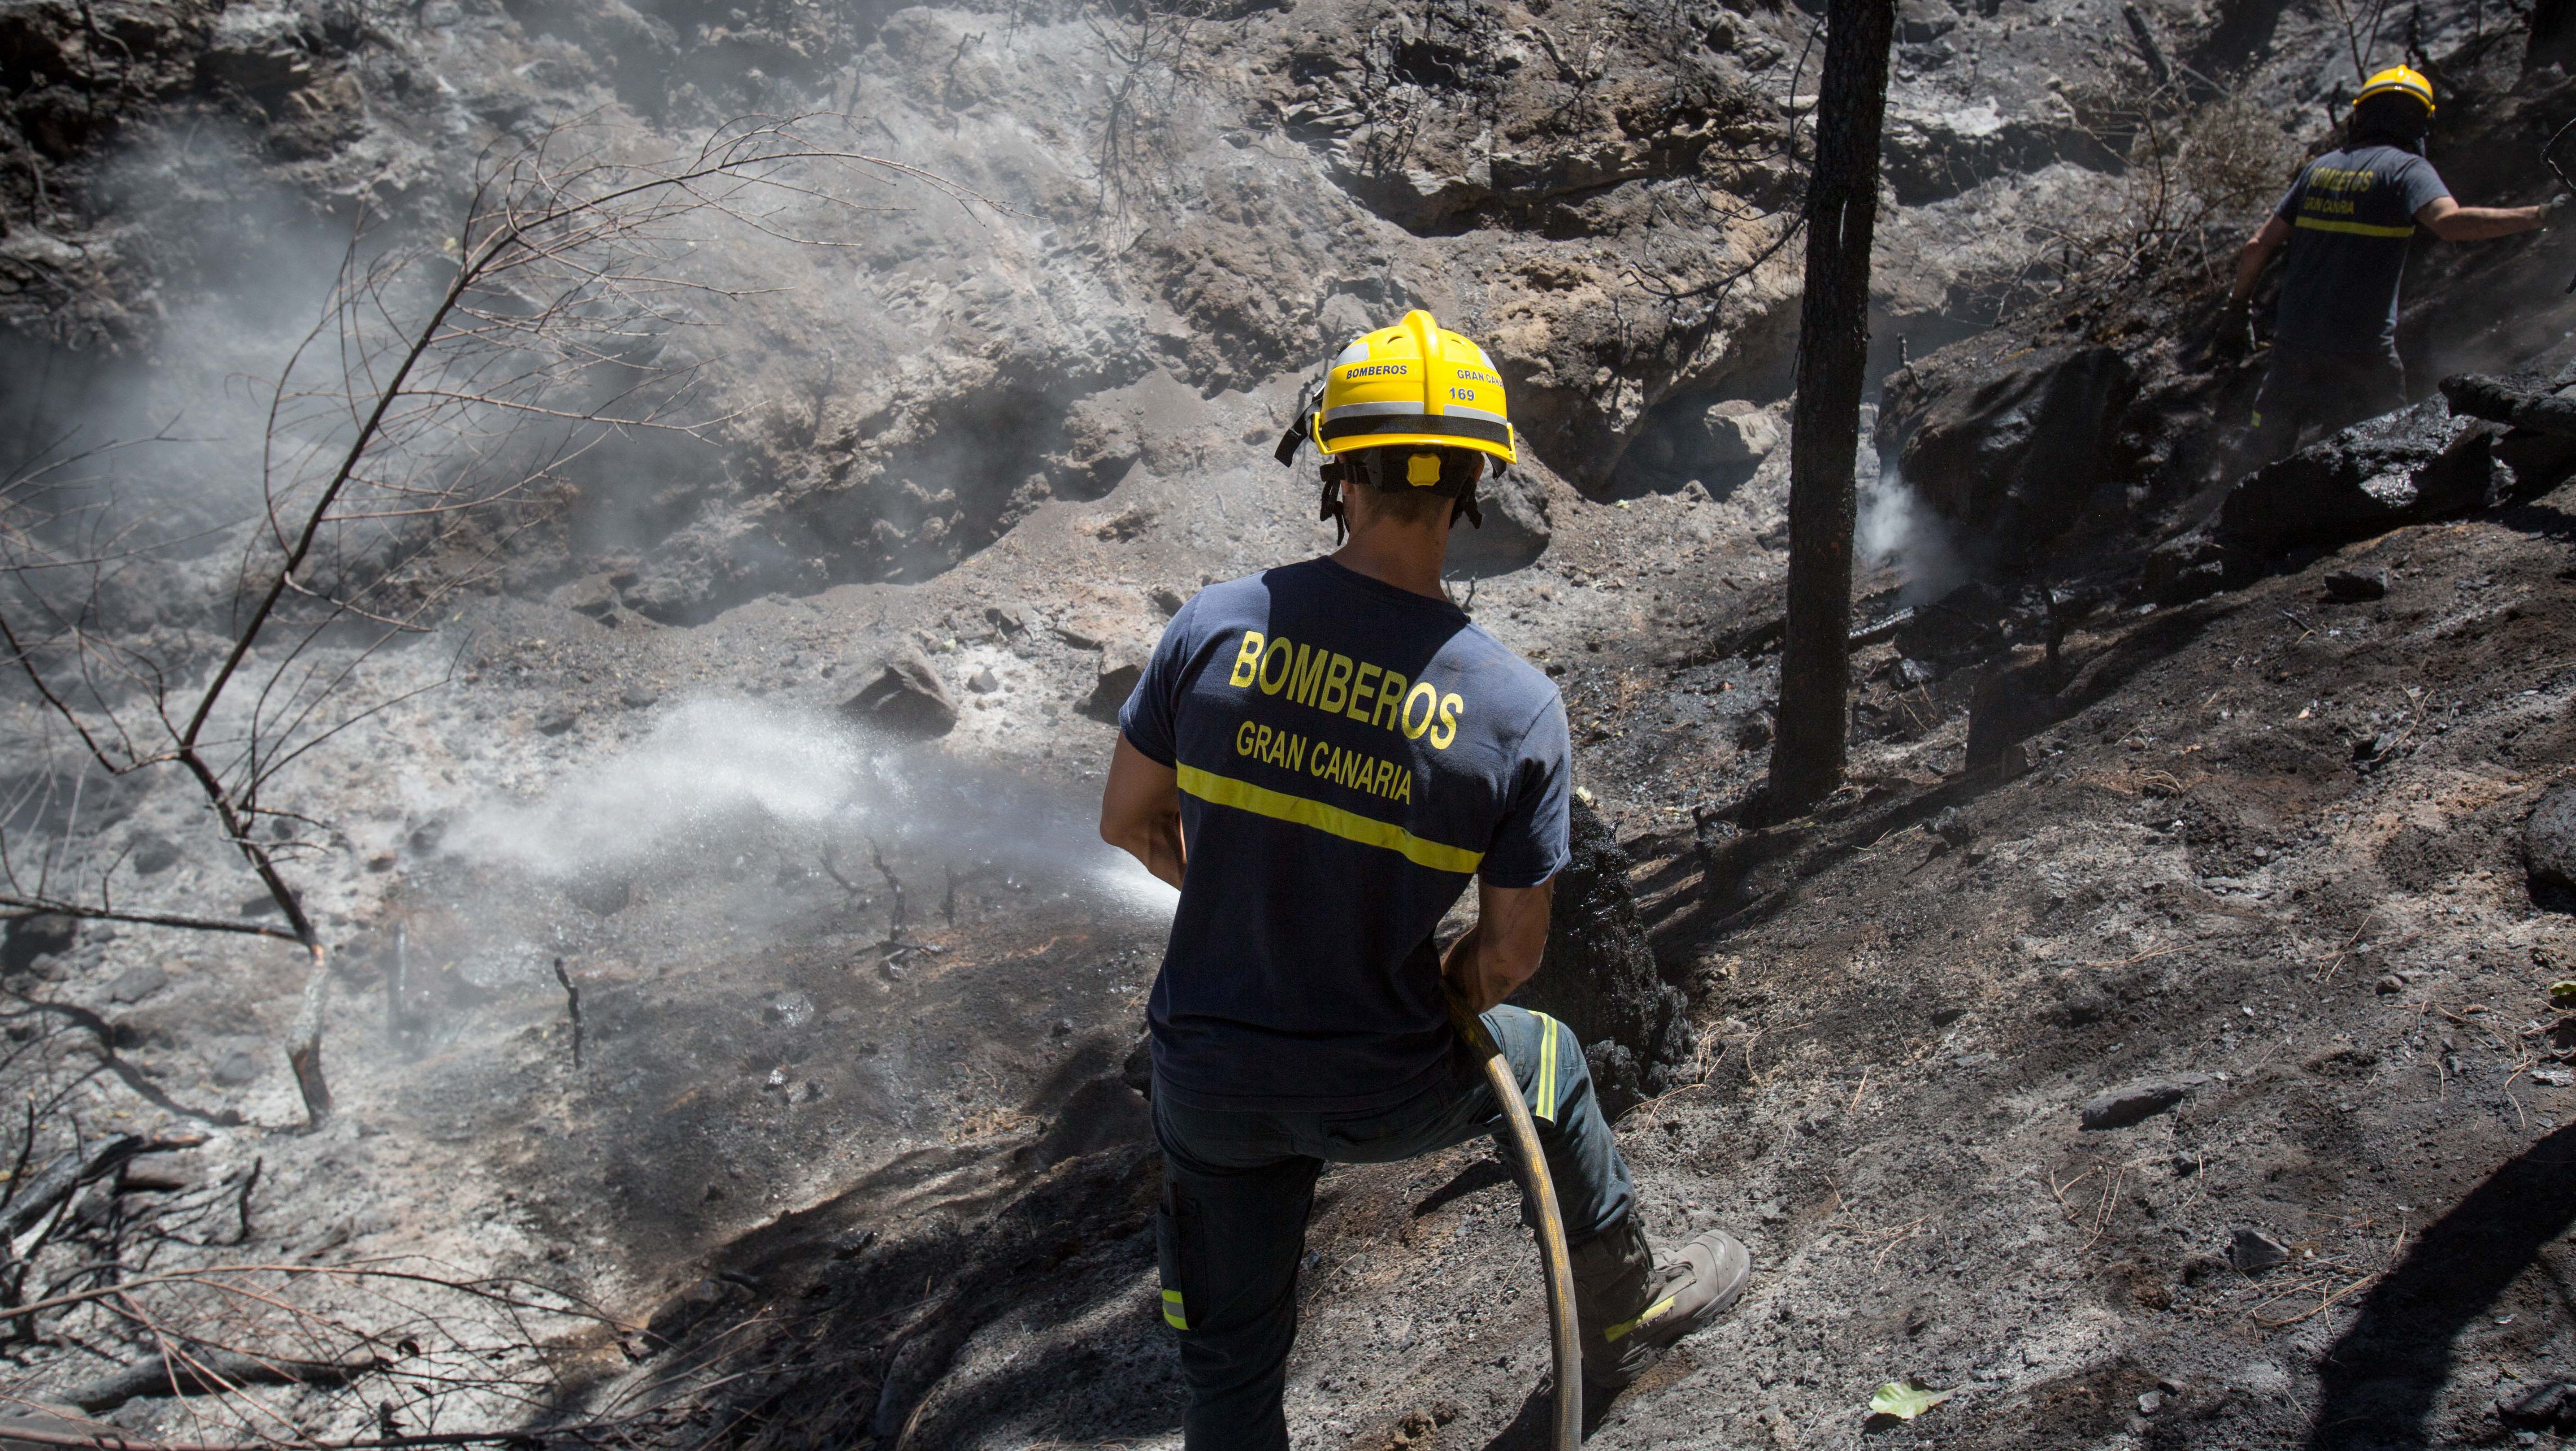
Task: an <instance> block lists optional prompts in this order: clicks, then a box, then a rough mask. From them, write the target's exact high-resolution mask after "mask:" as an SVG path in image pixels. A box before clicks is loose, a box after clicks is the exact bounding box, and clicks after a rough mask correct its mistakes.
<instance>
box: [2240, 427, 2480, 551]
mask: <svg viewBox="0 0 2576 1451" xmlns="http://www.w3.org/2000/svg"><path fill="white" fill-rule="evenodd" d="M2498 431H2499V430H2498V429H2497V428H2496V426H2495V425H2494V424H2492V423H2479V422H2471V421H2469V420H2467V419H2459V418H2453V417H2451V416H2450V414H2449V413H2448V412H2446V411H2445V410H2444V409H2443V407H2442V405H2441V403H2440V402H2439V401H2438V400H2427V401H2425V402H2422V403H2418V404H2415V405H2414V406H2412V407H2408V408H2401V409H2399V410H2397V411H2396V412H2394V413H2389V414H2385V415H2383V416H2381V417H2378V418H2373V419H2368V420H2365V421H2363V422H2361V423H2356V424H2354V425H2352V426H2351V427H2350V428H2347V429H2344V430H2343V431H2342V432H2340V433H2336V434H2333V435H2330V436H2328V437H2326V438H2323V439H2320V440H2318V441H2317V442H2315V443H2312V444H2310V445H2308V446H2307V447H2306V448H2303V449H2300V450H2299V451H2298V452H2297V453H2294V454H2291V455H2290V456H2289V457H2288V458H2285V459H2281V460H2278V461H2277V462H2274V463H2269V464H2266V465H2264V466H2263V467H2262V468H2259V469H2256V470H2255V471H2254V472H2252V473H2250V474H2247V475H2246V476H2245V477H2244V478H2243V479H2241V480H2239V481H2238V482H2237V484H2236V486H2235V487H2234V488H2232V489H2230V490H2229V491H2228V494H2227V498H2226V501H2225V502H2224V503H2222V504H2220V505H2219V510H2218V515H2217V521H2216V531H2215V539H2216V542H2217V543H2218V544H2220V545H2222V546H2226V547H2231V548H2235V549H2238V550H2243V551H2248V552H2250V553H2252V554H2255V555H2267V554H2277V553H2279V552H2281V551H2283V550H2286V549H2291V548H2295V547H2298V546H2300V545H2332V544H2344V543H2349V542H2351V541H2353V540H2356V539H2368V538H2373V537H2375V536H2377V535H2380V534H2385V533H2387V532H2388V531H2389V530H2391V529H2395V528H2397V527H2399V526H2400V525H2405V524H2416V523H2421V522H2423V521H2424V520H2427V519H2438V518H2442V517H2444V516H2446V515H2450V514H2457V513H2461V512H2463V511H2465V510H2469V509H2476V508H2481V507H2484V506H2485V504H2486V503H2487V496H2488V493H2489V491H2490V489H2491V488H2492V487H2493V486H2494V483H2495V478H2496V461H2495V450H2494V443H2495V439H2496V435H2497V433H2498Z"/></svg>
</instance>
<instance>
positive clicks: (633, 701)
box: [617, 683, 662, 710]
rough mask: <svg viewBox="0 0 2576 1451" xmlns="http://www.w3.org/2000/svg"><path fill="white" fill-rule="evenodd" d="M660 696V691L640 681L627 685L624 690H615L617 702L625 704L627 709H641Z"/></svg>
mask: <svg viewBox="0 0 2576 1451" xmlns="http://www.w3.org/2000/svg"><path fill="white" fill-rule="evenodd" d="M661 698H662V693H661V692H660V691H658V690H655V689H654V688H653V687H652V686H649V685H644V684H640V683H639V684H635V685H630V686H627V687H626V688H625V689H624V690H621V691H619V692H617V703H618V704H620V705H622V706H625V707H626V708H627V709H628V710H642V709H643V708H644V707H646V706H648V705H651V704H653V703H654V702H655V701H658V700H660V699H661Z"/></svg>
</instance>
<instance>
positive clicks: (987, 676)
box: [966, 665, 1002, 695]
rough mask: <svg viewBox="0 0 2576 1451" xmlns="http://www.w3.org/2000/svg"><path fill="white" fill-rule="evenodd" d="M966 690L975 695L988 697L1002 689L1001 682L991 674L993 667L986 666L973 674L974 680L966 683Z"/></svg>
mask: <svg viewBox="0 0 2576 1451" xmlns="http://www.w3.org/2000/svg"><path fill="white" fill-rule="evenodd" d="M966 688H967V689H968V690H971V691H973V692H975V693H976V694H977V695H990V694H992V693H993V692H994V691H996V690H999V689H1001V688H1002V681H1001V678H1000V677H999V676H996V675H995V674H994V673H993V667H991V666H990V665H987V666H985V667H984V668H983V669H981V670H978V671H976V672H975V678H974V679H972V680H969V681H967V682H966Z"/></svg>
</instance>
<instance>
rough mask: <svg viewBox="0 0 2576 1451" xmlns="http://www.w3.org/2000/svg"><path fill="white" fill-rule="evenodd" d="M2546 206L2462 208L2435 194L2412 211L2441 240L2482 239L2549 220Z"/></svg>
mask: <svg viewBox="0 0 2576 1451" xmlns="http://www.w3.org/2000/svg"><path fill="white" fill-rule="evenodd" d="M2549 210H2550V209H2549V208H2547V207H2464V206H2462V205H2460V204H2459V203H2458V202H2455V201H2453V200H2451V199H2450V198H2449V197H2436V198H2435V199H2433V200H2432V201H2429V202H2426V203H2425V204H2424V205H2423V206H2422V207H2420V208H2418V209H2417V210H2416V212H2415V220H2416V221H2418V222H2420V223H2422V224H2423V226H2424V228H2425V230H2427V231H2429V232H2431V233H2432V234H2433V235H2434V236H2436V237H2439V238H2441V239H2442V240H2443V241H2445V242H2483V241H2486V240H2487V239H2488V238H2490V237H2510V236H2512V235H2513V234H2514V233H2516V232H2528V231H2531V230H2533V229H2535V228H2538V227H2543V226H2546V225H2548V223H2549Z"/></svg>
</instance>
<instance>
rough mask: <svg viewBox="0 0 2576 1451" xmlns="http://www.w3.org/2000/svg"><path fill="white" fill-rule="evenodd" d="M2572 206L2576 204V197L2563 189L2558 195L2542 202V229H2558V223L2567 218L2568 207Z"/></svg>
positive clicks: (2545, 230)
mask: <svg viewBox="0 0 2576 1451" xmlns="http://www.w3.org/2000/svg"><path fill="white" fill-rule="evenodd" d="M2570 206H2576V197H2571V196H2569V195H2568V194H2567V193H2565V192H2563V191H2562V192H2560V193H2559V194H2558V195H2556V196H2554V197H2551V198H2550V199H2549V200H2547V201H2545V202H2542V203H2541V204H2540V230H2542V231H2544V232H2547V231H2552V230H2554V229H2556V227H2557V226H2558V224H2559V223H2560V222H2561V221H2563V220H2565V219H2566V216H2567V209H2568V208H2569V207H2570Z"/></svg>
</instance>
